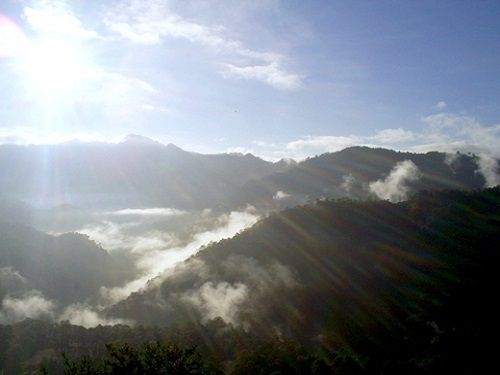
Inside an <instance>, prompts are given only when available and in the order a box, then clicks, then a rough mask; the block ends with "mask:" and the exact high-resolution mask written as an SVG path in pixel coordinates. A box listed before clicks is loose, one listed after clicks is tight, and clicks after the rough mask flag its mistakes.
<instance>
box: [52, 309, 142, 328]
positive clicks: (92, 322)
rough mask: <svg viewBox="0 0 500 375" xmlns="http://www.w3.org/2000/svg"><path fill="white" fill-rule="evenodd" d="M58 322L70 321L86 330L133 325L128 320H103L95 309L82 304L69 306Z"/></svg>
mask: <svg viewBox="0 0 500 375" xmlns="http://www.w3.org/2000/svg"><path fill="white" fill-rule="evenodd" d="M58 321H59V322H62V321H69V322H70V323H71V324H74V325H78V326H83V327H85V328H93V327H97V326H98V325H107V326H109V325H116V324H127V325H132V324H133V322H132V321H130V320H126V319H107V318H103V317H102V316H101V315H100V313H99V312H98V311H96V310H95V309H94V308H93V307H91V306H88V305H85V304H80V303H77V304H73V305H70V306H68V307H67V308H66V309H65V310H64V311H63V313H62V314H61V315H60V316H59V317H58Z"/></svg>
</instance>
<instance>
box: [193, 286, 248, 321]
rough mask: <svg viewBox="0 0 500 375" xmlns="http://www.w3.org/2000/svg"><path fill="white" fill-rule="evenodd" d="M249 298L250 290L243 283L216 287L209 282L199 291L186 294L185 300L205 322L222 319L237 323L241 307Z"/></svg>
mask: <svg viewBox="0 0 500 375" xmlns="http://www.w3.org/2000/svg"><path fill="white" fill-rule="evenodd" d="M247 297H248V288H247V286H246V285H244V284H242V283H235V284H229V283H227V282H220V283H218V284H217V285H214V283H212V282H211V281H208V282H206V283H204V284H203V285H202V286H201V287H200V288H199V289H197V290H194V291H191V292H188V293H186V294H185V295H184V296H183V299H184V300H185V301H188V302H190V303H191V304H193V305H194V306H196V307H197V308H198V309H199V310H200V312H201V313H202V315H203V317H204V319H205V320H210V319H214V318H217V317H221V318H222V319H224V320H225V321H226V322H228V323H236V317H237V313H238V311H239V307H240V305H241V304H242V303H243V302H244V301H245V300H246V299H247Z"/></svg>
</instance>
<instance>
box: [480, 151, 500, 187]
mask: <svg viewBox="0 0 500 375" xmlns="http://www.w3.org/2000/svg"><path fill="white" fill-rule="evenodd" d="M477 164H478V169H479V172H480V173H481V174H482V175H483V177H484V179H485V186H486V187H494V186H497V185H500V169H499V165H498V160H497V159H495V158H492V157H491V156H489V155H486V154H483V153H481V154H479V160H478V163H477Z"/></svg>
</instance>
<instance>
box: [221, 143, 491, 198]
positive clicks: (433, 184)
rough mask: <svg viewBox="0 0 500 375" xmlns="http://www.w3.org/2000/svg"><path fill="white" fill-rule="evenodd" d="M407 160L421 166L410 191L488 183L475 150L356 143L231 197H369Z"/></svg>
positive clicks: (251, 183)
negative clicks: (395, 147) (419, 149)
mask: <svg viewBox="0 0 500 375" xmlns="http://www.w3.org/2000/svg"><path fill="white" fill-rule="evenodd" d="M405 161H411V162H412V163H413V165H414V166H416V171H417V172H418V173H417V175H416V176H415V178H414V179H413V180H412V181H409V182H408V186H409V191H410V192H416V191H420V190H447V189H458V190H471V189H472V190H474V189H480V188H483V187H484V186H485V183H486V181H485V178H484V176H483V175H482V174H481V173H479V164H478V163H479V162H480V160H479V157H477V156H475V155H468V154H461V153H456V154H453V155H452V154H445V153H441V152H428V153H425V154H417V153H409V152H397V151H393V150H387V149H378V148H376V149H375V148H368V147H350V148H346V149H344V150H342V151H339V152H334V153H326V154H323V155H320V156H316V157H312V158H309V159H307V160H304V161H302V162H300V163H297V164H295V165H294V166H292V167H291V168H290V169H288V170H286V171H284V172H282V173H274V174H272V175H269V176H265V177H263V178H261V179H259V180H252V181H249V182H247V183H246V184H245V186H244V187H243V189H241V190H240V191H238V192H237V193H236V195H234V196H232V197H231V204H232V205H245V204H254V205H257V206H262V205H264V206H266V205H267V206H276V205H278V206H279V203H280V202H279V201H280V200H281V201H282V202H281V203H284V205H283V204H282V205H281V206H290V205H293V204H299V203H306V202H307V201H309V200H314V199H317V198H323V197H326V198H339V197H345V196H348V197H351V198H355V199H366V198H369V197H370V196H375V195H374V194H373V192H372V191H370V188H369V184H370V183H373V182H375V181H377V180H381V179H382V180H383V179H384V178H386V177H387V176H388V175H390V173H391V171H392V170H393V169H394V168H395V167H397V165H398V163H403V162H405ZM496 172H497V173H498V171H496ZM278 192H280V193H278Z"/></svg>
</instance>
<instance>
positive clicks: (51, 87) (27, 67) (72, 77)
mask: <svg viewBox="0 0 500 375" xmlns="http://www.w3.org/2000/svg"><path fill="white" fill-rule="evenodd" d="M21 61H22V62H21V68H22V71H23V72H24V73H25V74H26V75H27V78H28V80H29V82H30V84H31V85H33V87H34V89H36V90H37V91H39V92H41V93H46V94H56V95H59V94H68V93H69V92H71V91H74V90H76V89H77V88H78V86H79V84H80V83H81V82H82V81H83V80H84V79H85V77H86V76H88V75H89V74H90V66H89V64H88V63H87V62H86V59H85V56H84V53H83V50H82V49H81V48H79V47H78V46H76V45H73V44H70V43H68V42H65V41H64V40H40V41H35V42H30V44H29V46H28V48H27V50H26V53H25V54H24V55H23V57H22V60H21Z"/></svg>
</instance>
